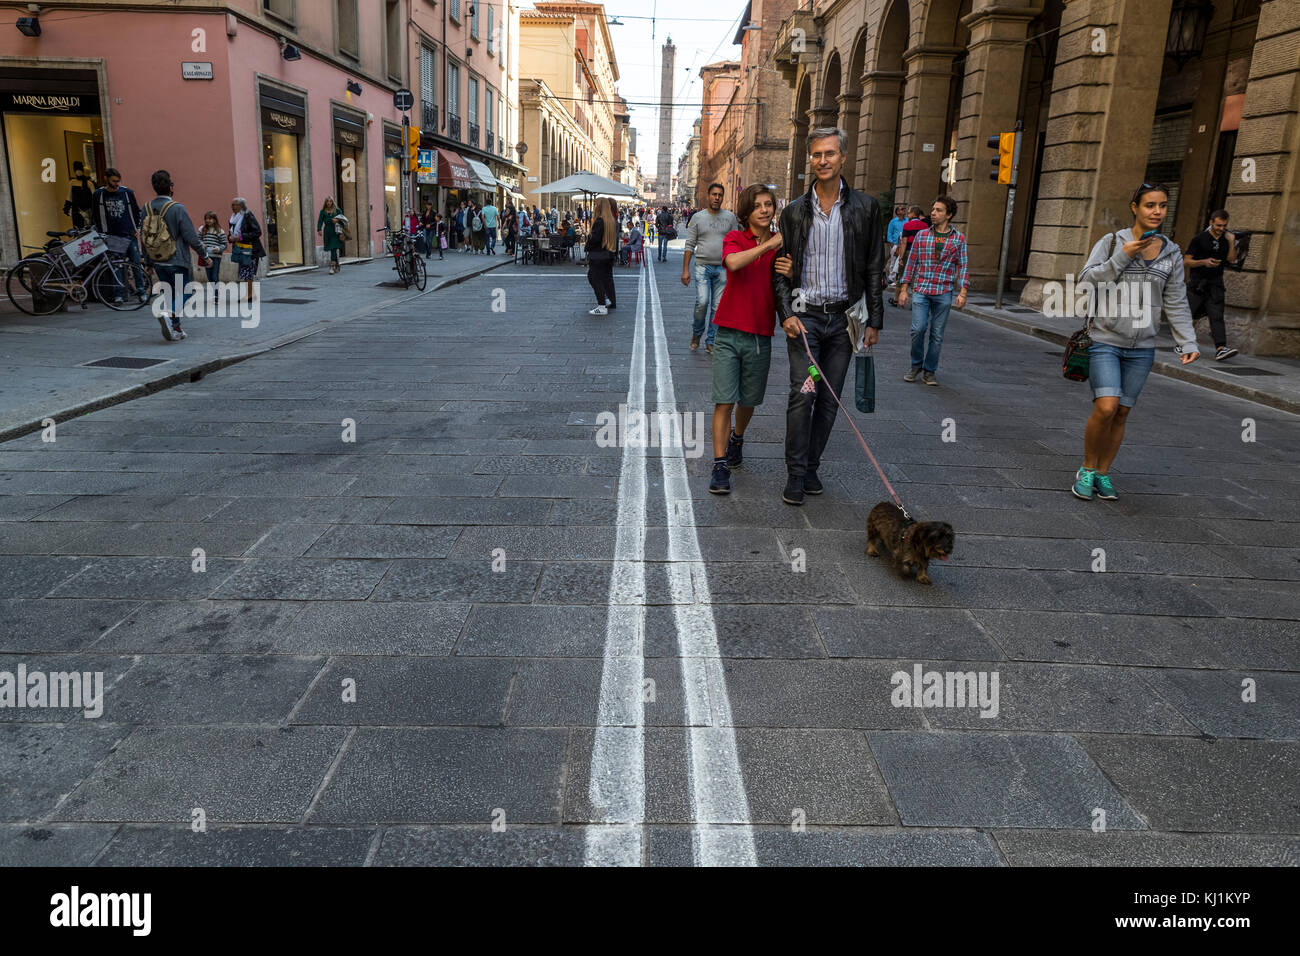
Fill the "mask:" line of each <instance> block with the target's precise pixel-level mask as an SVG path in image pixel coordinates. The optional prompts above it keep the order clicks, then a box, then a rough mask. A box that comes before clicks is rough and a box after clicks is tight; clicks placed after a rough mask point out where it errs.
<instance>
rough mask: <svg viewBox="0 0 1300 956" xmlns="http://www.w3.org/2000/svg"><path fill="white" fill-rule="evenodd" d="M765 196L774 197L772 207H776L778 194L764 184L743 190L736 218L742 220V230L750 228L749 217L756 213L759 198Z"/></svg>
mask: <svg viewBox="0 0 1300 956" xmlns="http://www.w3.org/2000/svg"><path fill="white" fill-rule="evenodd" d="M764 194H766V195H768V196H771V197H772V205H773V207H775V206H776V193H774V192H772V190H771V189H770V188H768V187H767V186H764V185H763V184H762V183H755V184H754V185H752V186H746V187H745V188H744V189H743V190H741V193H740V198H739V199H737V200H736V218H737V219H739V220H740V227H741V228H742V229H748V228H749V217H750V215H751V214H752V213H753V212H754V207H755V206H757V205H758V197H759V196H762V195H764Z"/></svg>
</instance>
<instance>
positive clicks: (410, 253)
mask: <svg viewBox="0 0 1300 956" xmlns="http://www.w3.org/2000/svg"><path fill="white" fill-rule="evenodd" d="M375 232H382V233H384V241H385V242H386V243H387V244H388V249H389V251H390V252H392V254H393V260H394V263H395V265H394V266H393V268H394V269H396V270H397V278H398V279H400V280H401V282H402V285H403V286H404V287H405V288H407V289H409V288H410V287H411V286H412V285H413V284H414V286H415V287H416V288H417V289H419V290H420V291H421V292H423V291H424V287H425V285H426V284H427V283H428V281H429V277H428V273H427V272H426V271H425V268H424V259H423V258H421V257H420V255H419V254H417V253H416V251H415V237H414V236H412V235H411V234H410V233H409V232H406V231H404V230H402V229H397V230H394V229H393V228H392V227H391V226H384V227H383V228H382V229H376V230H375Z"/></svg>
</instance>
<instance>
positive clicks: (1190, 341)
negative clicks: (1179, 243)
mask: <svg viewBox="0 0 1300 956" xmlns="http://www.w3.org/2000/svg"><path fill="white" fill-rule="evenodd" d="M1175 253H1176V255H1177V261H1176V262H1175V263H1174V265H1173V268H1171V269H1170V270H1169V279H1168V280H1167V281H1166V282H1165V289H1164V295H1163V298H1164V311H1165V318H1166V319H1167V320H1168V321H1169V331H1170V332H1171V333H1172V334H1173V337H1174V341H1175V342H1177V343H1178V345H1179V346H1180V347H1181V348H1182V350H1183V354H1184V355H1186V354H1187V353H1189V352H1199V351H1200V347H1199V346H1198V345H1197V344H1196V325H1195V324H1194V323H1193V321H1192V310H1191V307H1190V306H1189V305H1188V304H1187V280H1186V278H1185V277H1184V276H1183V253H1182V250H1181V249H1176V250H1175Z"/></svg>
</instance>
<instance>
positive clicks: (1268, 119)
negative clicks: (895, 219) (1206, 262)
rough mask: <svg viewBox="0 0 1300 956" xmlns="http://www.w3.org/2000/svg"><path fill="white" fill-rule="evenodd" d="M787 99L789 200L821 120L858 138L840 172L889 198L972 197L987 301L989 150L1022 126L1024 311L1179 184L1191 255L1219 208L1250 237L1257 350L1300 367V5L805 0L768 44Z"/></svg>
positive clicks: (1001, 202)
mask: <svg viewBox="0 0 1300 956" xmlns="http://www.w3.org/2000/svg"><path fill="white" fill-rule="evenodd" d="M774 58H775V60H776V65H777V68H778V69H779V70H780V71H781V72H782V74H783V75H784V76H785V78H786V80H787V82H788V84H789V86H790V89H791V91H792V95H793V102H794V106H793V110H792V112H791V115H790V126H791V135H790V146H789V156H790V173H789V176H788V178H787V181H786V188H787V190H788V191H789V192H790V193H791V194H793V193H796V192H799V191H802V190H803V189H805V188H806V182H807V179H806V177H807V173H808V170H807V159H806V150H805V146H804V140H805V138H806V136H807V132H808V129H809V128H810V127H813V126H840V127H841V128H843V129H844V130H846V132H847V133H848V135H849V140H850V154H849V156H850V162H849V163H848V165H847V167H846V170H845V174H846V176H847V177H848V178H849V179H850V180H851V181H852V183H853V185H854V186H855V187H857V188H859V189H862V190H864V191H866V192H869V193H871V194H872V195H874V196H876V197H877V198H879V199H880V200H881V201H882V203H883V204H885V205H888V204H889V203H891V202H893V201H906V202H917V203H920V204H921V205H923V206H925V205H928V204H929V203H930V202H931V201H932V200H933V198H934V197H935V196H936V195H938V194H939V193H940V192H947V193H950V194H952V195H953V196H954V197H955V198H956V199H957V200H958V201H959V202H960V207H959V211H958V214H957V219H956V222H957V225H958V226H959V228H961V229H962V230H963V231H964V232H965V233H966V235H967V238H968V242H969V255H970V268H971V277H972V284H973V286H974V287H976V288H983V289H988V288H991V287H992V286H993V285H994V284H995V281H996V274H997V268H998V258H999V253H1000V251H1001V240H1002V223H1003V217H1004V212H1005V209H1006V204H1007V203H1006V200H1007V187H1005V186H1002V185H999V184H997V183H995V182H992V181H991V180H990V179H989V176H988V171H989V169H990V164H989V160H990V158H991V157H992V156H993V155H994V154H993V152H992V151H991V150H990V149H989V148H988V147H987V145H986V141H987V140H988V138H989V137H990V136H992V135H994V134H997V133H1003V132H1010V131H1012V130H1014V129H1015V128H1016V123H1017V122H1019V123H1021V124H1022V138H1021V153H1020V163H1019V167H1018V187H1017V196H1016V202H1015V208H1014V213H1013V220H1012V229H1011V238H1010V245H1009V248H1008V263H1009V272H1010V273H1011V274H1012V275H1014V276H1017V277H1018V285H1019V286H1020V288H1021V292H1020V297H1021V301H1022V302H1024V303H1025V304H1027V305H1032V306H1037V305H1039V304H1041V301H1042V296H1043V284H1044V283H1045V282H1050V281H1055V280H1060V279H1062V278H1063V277H1064V276H1065V275H1066V274H1067V273H1072V272H1075V271H1077V270H1078V268H1079V267H1080V266H1081V264H1082V262H1083V260H1084V258H1085V257H1086V255H1087V252H1088V250H1089V249H1090V248H1091V246H1092V244H1093V243H1094V242H1095V241H1096V240H1097V239H1098V238H1099V237H1100V236H1102V235H1104V234H1105V233H1107V232H1109V231H1111V230H1113V229H1116V228H1118V227H1120V226H1123V225H1126V224H1131V221H1132V220H1131V216H1130V213H1129V202H1128V200H1129V195H1130V193H1131V192H1132V190H1133V189H1134V188H1135V186H1136V185H1137V184H1138V183H1141V182H1143V181H1155V180H1160V181H1162V182H1164V183H1165V184H1166V185H1168V186H1169V187H1170V197H1169V198H1170V211H1169V217H1168V219H1167V220H1166V223H1165V227H1164V229H1165V232H1167V233H1168V234H1169V235H1170V236H1171V237H1172V238H1173V239H1174V240H1175V241H1176V242H1178V243H1179V244H1180V245H1182V246H1186V244H1187V243H1188V242H1189V241H1190V240H1191V238H1192V237H1193V236H1194V235H1196V234H1197V233H1198V232H1200V231H1201V230H1203V229H1204V228H1205V226H1206V220H1207V217H1208V213H1209V212H1210V211H1212V210H1214V209H1217V208H1220V207H1223V208H1226V209H1227V210H1228V212H1229V213H1230V214H1231V223H1230V227H1231V228H1232V229H1234V230H1246V231H1249V232H1251V233H1252V240H1251V247H1250V254H1249V256H1248V257H1247V260H1246V262H1245V263H1244V268H1242V269H1241V270H1240V271H1237V270H1229V271H1227V273H1226V274H1225V284H1226V286H1227V301H1228V306H1229V308H1228V318H1229V330H1230V335H1231V336H1232V338H1233V342H1234V344H1237V345H1239V346H1241V347H1242V348H1243V350H1244V351H1251V352H1258V353H1262V354H1288V355H1300V258H1298V257H1297V256H1296V252H1297V248H1296V247H1297V244H1298V243H1300V230H1296V229H1294V228H1287V226H1286V224H1288V223H1290V222H1293V221H1294V220H1295V218H1296V216H1297V214H1300V188H1298V187H1297V183H1298V182H1300V176H1297V169H1296V166H1297V162H1300V0H1233V2H1220V3H1214V4H1210V3H1204V2H1202V0H996V2H994V0H828V2H822V3H817V4H813V3H812V2H811V0H805V3H804V4H803V5H802V6H801V8H800V9H797V10H795V11H793V12H792V14H791V15H790V16H789V17H788V18H787V19H786V21H785V23H784V24H783V25H782V27H781V30H780V32H779V33H778V36H777V42H776V45H775V49H774Z"/></svg>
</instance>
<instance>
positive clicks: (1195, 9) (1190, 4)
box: [1165, 0, 1214, 70]
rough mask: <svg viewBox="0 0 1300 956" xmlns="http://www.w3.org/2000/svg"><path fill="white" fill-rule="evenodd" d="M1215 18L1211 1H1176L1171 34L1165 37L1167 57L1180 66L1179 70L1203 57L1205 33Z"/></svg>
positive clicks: (1170, 29) (1170, 17) (1170, 26)
mask: <svg viewBox="0 0 1300 956" xmlns="http://www.w3.org/2000/svg"><path fill="white" fill-rule="evenodd" d="M1213 18H1214V4H1213V3H1212V2H1211V0H1174V7H1173V10H1172V11H1170V14H1169V33H1168V35H1167V36H1166V37H1165V55H1166V56H1168V57H1170V58H1171V59H1172V60H1173V61H1174V62H1175V63H1177V64H1178V69H1180V70H1181V69H1182V68H1183V67H1184V66H1185V65H1186V63H1187V61H1188V60H1193V59H1195V58H1196V57H1198V56H1200V55H1201V52H1202V51H1203V50H1204V49H1205V31H1206V28H1208V27H1209V25H1210V20H1212V19H1213Z"/></svg>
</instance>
